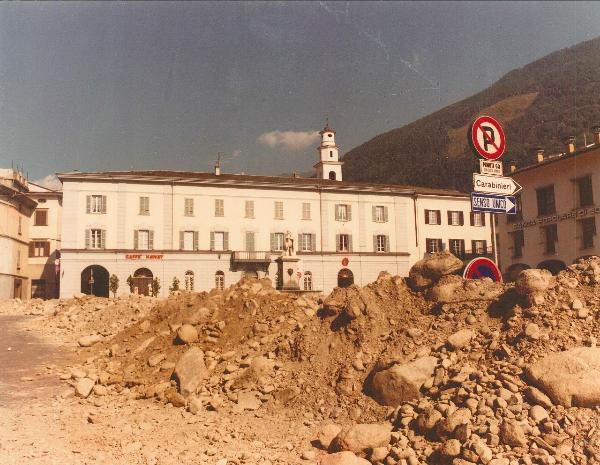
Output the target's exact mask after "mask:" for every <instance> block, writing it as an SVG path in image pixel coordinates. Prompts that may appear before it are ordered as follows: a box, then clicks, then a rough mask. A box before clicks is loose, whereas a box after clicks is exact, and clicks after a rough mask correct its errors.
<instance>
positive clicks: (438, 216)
mask: <svg viewBox="0 0 600 465" xmlns="http://www.w3.org/2000/svg"><path fill="white" fill-rule="evenodd" d="M436 213H437V224H442V211H441V210H436Z"/></svg>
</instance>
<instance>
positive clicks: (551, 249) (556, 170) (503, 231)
mask: <svg viewBox="0 0 600 465" xmlns="http://www.w3.org/2000/svg"><path fill="white" fill-rule="evenodd" d="M592 132H593V134H594V139H593V143H591V144H587V143H585V144H584V145H583V146H581V147H577V145H576V139H575V137H569V138H568V139H567V140H566V141H565V142H566V150H565V152H563V153H560V154H556V155H550V156H547V155H546V154H545V153H544V150H543V149H538V150H537V151H536V154H535V163H533V164H532V165H529V166H525V167H523V168H520V169H517V167H516V165H514V164H512V165H511V173H510V176H512V177H513V178H514V179H515V180H516V181H517V182H518V183H519V184H520V185H521V186H523V189H522V191H521V192H520V193H519V194H518V196H517V210H518V211H517V215H506V217H504V218H502V219H501V221H500V224H499V227H498V236H499V245H498V250H499V252H500V260H499V261H500V265H501V269H502V271H503V272H504V274H505V276H507V278H508V279H514V277H516V275H517V274H518V273H519V272H520V271H521V270H523V269H526V268H545V269H548V270H550V271H552V272H553V273H557V272H558V271H560V270H562V269H564V268H565V267H566V266H568V265H570V264H572V263H574V262H575V261H576V260H577V259H578V258H581V257H586V256H590V255H600V241H599V240H598V239H597V235H596V216H597V215H598V214H600V206H597V205H596V201H598V200H599V199H600V127H594V128H592Z"/></svg>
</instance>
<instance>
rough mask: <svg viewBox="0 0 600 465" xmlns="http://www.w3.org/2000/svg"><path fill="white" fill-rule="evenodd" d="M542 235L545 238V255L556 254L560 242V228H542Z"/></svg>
mask: <svg viewBox="0 0 600 465" xmlns="http://www.w3.org/2000/svg"><path fill="white" fill-rule="evenodd" d="M541 229H542V235H543V236H544V253H547V254H553V253H556V242H557V241H558V227H557V225H556V224H550V225H548V226H542V228H541Z"/></svg>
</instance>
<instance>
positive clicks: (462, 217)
mask: <svg viewBox="0 0 600 465" xmlns="http://www.w3.org/2000/svg"><path fill="white" fill-rule="evenodd" d="M458 217H459V221H460V225H461V226H464V224H465V215H464V213H463V212H459V213H458Z"/></svg>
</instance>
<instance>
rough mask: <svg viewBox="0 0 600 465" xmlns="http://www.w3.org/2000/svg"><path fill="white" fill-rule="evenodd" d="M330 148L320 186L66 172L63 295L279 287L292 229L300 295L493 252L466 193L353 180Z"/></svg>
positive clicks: (324, 152) (291, 180) (297, 181)
mask: <svg viewBox="0 0 600 465" xmlns="http://www.w3.org/2000/svg"><path fill="white" fill-rule="evenodd" d="M321 138H322V140H321V145H320V147H319V148H318V152H319V158H320V159H319V162H318V163H317V164H316V165H315V168H316V171H317V173H318V177H316V178H298V177H266V176H247V175H231V174H221V173H220V169H216V170H215V173H194V172H177V171H130V172H97V173H82V172H71V173H62V174H59V175H58V176H59V179H60V180H61V181H62V182H63V208H64V212H63V228H62V229H63V234H62V251H61V296H62V297H67V296H70V295H73V294H74V293H76V292H80V291H81V292H87V293H89V292H93V293H94V294H97V295H108V279H109V275H112V274H114V275H116V276H117V277H118V278H119V283H120V286H119V291H118V293H119V294H121V293H128V292H130V289H129V286H128V285H127V280H128V278H129V277H130V276H131V277H132V280H131V286H132V287H133V288H134V290H136V291H137V292H143V293H147V292H148V290H149V287H150V286H151V282H152V279H153V278H156V277H158V278H159V280H160V283H161V291H160V294H161V295H165V294H167V293H168V287H169V286H170V285H171V283H172V280H173V278H174V277H177V278H178V279H179V280H180V282H181V285H180V287H181V288H187V289H193V290H196V291H201V290H210V289H212V288H215V287H223V286H228V285H230V284H232V283H233V282H236V281H238V280H239V279H240V278H241V277H242V276H243V275H244V274H250V275H252V276H259V277H263V276H269V277H271V279H275V278H276V276H277V277H279V275H281V274H282V273H283V271H282V270H278V267H281V265H280V264H278V260H277V258H278V257H279V256H280V255H281V254H282V251H283V249H284V240H285V235H286V232H287V231H289V232H291V234H292V237H293V238H294V248H295V251H296V255H297V258H299V262H298V265H297V269H296V271H297V273H294V276H295V279H297V281H298V285H299V287H300V288H301V289H306V290H318V291H323V292H329V291H331V289H332V288H333V287H335V286H337V285H347V284H348V283H351V282H355V283H357V284H359V285H364V284H366V283H368V282H371V281H373V280H374V279H376V278H377V275H378V274H379V272H380V271H383V270H386V271H388V272H390V273H393V274H399V275H404V276H406V275H407V274H408V270H409V268H410V266H411V265H412V264H413V263H414V262H416V261H417V260H418V259H420V258H422V257H423V256H424V255H425V254H426V253H427V252H428V251H435V250H439V249H443V248H450V249H451V250H452V251H453V252H454V253H455V254H457V255H459V256H462V257H463V258H465V259H468V258H469V257H470V255H472V254H473V252H472V251H476V252H477V255H489V254H490V253H491V250H490V248H489V245H490V244H491V242H490V224H489V219H487V221H486V217H485V215H483V214H475V215H472V214H471V212H470V199H469V197H468V195H467V194H463V193H460V192H457V191H449V190H441V189H427V188H418V187H410V186H398V185H376V184H367V183H354V182H343V181H342V162H341V161H340V160H339V156H338V147H337V146H336V144H335V132H334V131H333V130H332V129H331V128H329V127H328V126H326V127H325V128H324V129H323V131H321ZM279 263H280V262H279ZM286 270H287V268H286ZM278 271H279V273H278ZM91 278H93V279H91ZM281 278H282V277H280V279H281ZM276 284H280V283H276Z"/></svg>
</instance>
